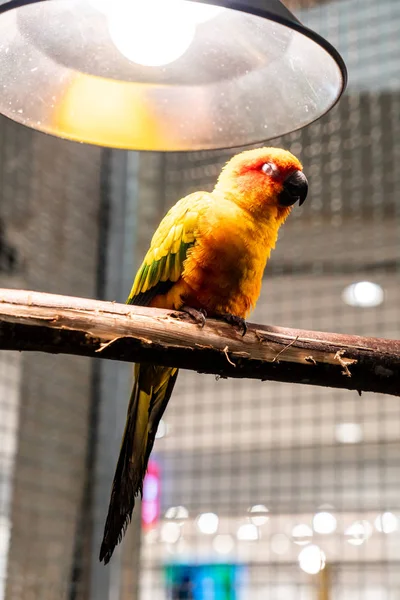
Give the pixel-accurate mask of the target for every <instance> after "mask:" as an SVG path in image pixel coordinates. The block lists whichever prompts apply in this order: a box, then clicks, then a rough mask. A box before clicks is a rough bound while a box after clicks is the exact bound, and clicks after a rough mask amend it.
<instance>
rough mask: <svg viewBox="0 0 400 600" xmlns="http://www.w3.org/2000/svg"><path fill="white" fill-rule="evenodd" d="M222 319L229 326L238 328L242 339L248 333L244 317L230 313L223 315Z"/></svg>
mask: <svg viewBox="0 0 400 600" xmlns="http://www.w3.org/2000/svg"><path fill="white" fill-rule="evenodd" d="M221 318H222V319H223V320H224V321H226V323H229V325H233V326H234V327H237V328H238V329H239V331H241V332H242V337H243V336H244V335H245V334H246V333H247V323H246V321H245V320H244V319H243V318H242V317H238V316H237V315H231V314H229V313H228V314H226V315H222V317H221Z"/></svg>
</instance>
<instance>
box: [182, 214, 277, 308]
mask: <svg viewBox="0 0 400 600" xmlns="http://www.w3.org/2000/svg"><path fill="white" fill-rule="evenodd" d="M230 204H232V203H229V205H228V206H223V205H219V206H218V209H217V210H215V209H214V210H213V212H212V214H208V215H205V217H204V219H203V221H202V222H200V224H199V232H198V235H197V238H196V244H195V245H194V246H193V248H192V249H191V250H190V252H189V254H188V258H187V260H186V261H185V266H184V271H183V274H182V276H183V280H184V281H185V283H186V284H187V285H188V286H189V288H190V290H191V293H190V296H191V297H189V298H188V299H187V301H188V303H189V304H191V305H198V306H201V307H203V308H205V309H206V310H207V312H208V313H209V314H210V315H212V314H220V313H231V314H236V315H238V316H242V317H246V316H247V315H248V314H249V312H250V310H251V308H252V307H254V305H255V303H256V301H257V299H258V296H259V294H260V289H261V281H262V276H263V272H264V268H265V264H266V262H267V259H268V257H269V254H270V252H271V249H272V248H273V247H274V245H275V241H276V234H277V227H276V228H275V227H274V221H275V219H266V220H265V222H264V221H258V222H257V221H256V220H255V219H254V218H253V217H252V215H250V214H249V213H247V212H246V211H243V210H242V209H240V208H239V207H237V206H235V205H233V206H230ZM275 229H276V230H275Z"/></svg>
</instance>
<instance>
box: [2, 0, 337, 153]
mask: <svg viewBox="0 0 400 600" xmlns="http://www.w3.org/2000/svg"><path fill="white" fill-rule="evenodd" d="M346 79H347V75H346V67H345V65H344V62H343V60H342V58H341V57H340V55H339V54H338V52H337V51H336V50H335V49H334V48H333V47H332V46H331V45H330V44H329V43H328V42H327V41H326V40H324V39H323V38H322V37H320V36H319V35H318V34H316V33H315V32H313V31H311V30H310V29H307V28H306V27H304V26H303V25H302V24H301V23H300V22H299V21H298V20H297V19H296V18H295V17H294V16H293V15H292V14H291V13H290V12H289V11H288V10H287V9H286V8H285V7H284V6H283V4H281V2H280V1H279V0H246V1H244V0H213V4H209V3H208V2H204V1H203V0H194V1H193V0H12V1H4V0H3V1H2V0H0V112H1V113H2V114H4V115H6V116H7V117H9V118H11V119H13V120H15V121H18V122H19V123H22V124H24V125H27V126H29V127H33V128H34V129H38V130H40V131H44V132H46V133H50V134H53V135H56V136H59V137H62V138H67V139H71V140H76V141H80V142H87V143H91V144H98V145H102V146H109V147H116V148H125V149H135V150H162V151H167V150H174V151H176V150H199V149H207V148H209V149H210V148H223V147H235V146H240V145H245V144H251V143H256V142H262V141H265V140H267V139H271V138H274V137H276V136H278V135H282V134H285V133H288V132H290V131H293V130H295V129H299V128H300V127H303V126H305V125H307V124H309V123H311V122H312V121H314V120H315V119H317V118H318V117H320V116H321V115H323V114H324V113H326V112H327V111H328V110H329V109H330V108H331V107H332V106H333V105H334V104H335V103H336V102H337V100H338V99H339V97H340V96H341V94H342V92H343V90H344V88H345V86H346Z"/></svg>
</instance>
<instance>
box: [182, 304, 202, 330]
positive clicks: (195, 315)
mask: <svg viewBox="0 0 400 600" xmlns="http://www.w3.org/2000/svg"><path fill="white" fill-rule="evenodd" d="M181 310H182V311H183V312H185V313H186V314H188V315H190V316H191V317H192V319H193V321H194V322H195V323H196V324H197V325H200V327H202V328H203V327H204V325H205V324H206V316H207V312H206V311H205V310H204V308H200V309H199V310H197V309H196V308H192V307H191V306H186V304H185V305H183V306H182V308H181Z"/></svg>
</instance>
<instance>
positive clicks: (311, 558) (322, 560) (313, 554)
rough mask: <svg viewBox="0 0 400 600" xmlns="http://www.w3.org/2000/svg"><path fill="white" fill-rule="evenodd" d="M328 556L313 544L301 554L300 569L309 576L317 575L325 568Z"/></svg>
mask: <svg viewBox="0 0 400 600" xmlns="http://www.w3.org/2000/svg"><path fill="white" fill-rule="evenodd" d="M325 564H326V556H325V553H324V552H322V550H321V548H320V547H319V546H315V545H314V544H311V545H310V546H307V547H306V548H303V550H302V551H301V552H300V554H299V565H300V568H301V569H302V570H303V571H304V572H305V573H309V575H316V574H317V573H319V572H320V571H322V569H324V568H325Z"/></svg>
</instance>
